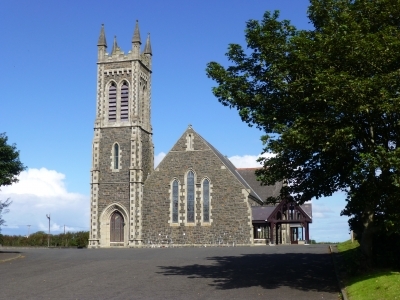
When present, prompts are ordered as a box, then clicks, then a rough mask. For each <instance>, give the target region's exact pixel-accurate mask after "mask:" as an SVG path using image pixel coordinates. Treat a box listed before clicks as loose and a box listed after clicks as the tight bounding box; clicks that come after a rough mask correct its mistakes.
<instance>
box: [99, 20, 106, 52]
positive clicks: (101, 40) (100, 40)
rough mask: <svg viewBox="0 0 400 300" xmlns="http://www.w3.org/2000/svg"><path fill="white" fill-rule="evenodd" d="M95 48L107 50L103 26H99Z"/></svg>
mask: <svg viewBox="0 0 400 300" xmlns="http://www.w3.org/2000/svg"><path fill="white" fill-rule="evenodd" d="M97 46H104V47H106V48H107V42H106V35H105V33H104V24H101V30H100V36H99V41H98V42H97Z"/></svg>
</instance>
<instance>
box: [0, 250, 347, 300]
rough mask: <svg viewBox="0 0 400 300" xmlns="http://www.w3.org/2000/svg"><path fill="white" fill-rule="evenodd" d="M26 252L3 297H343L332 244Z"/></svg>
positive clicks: (0, 285) (5, 279)
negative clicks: (339, 287)
mask: <svg viewBox="0 0 400 300" xmlns="http://www.w3.org/2000/svg"><path fill="white" fill-rule="evenodd" d="M3 251H5V250H3ZM18 251H20V252H21V253H20V254H21V257H20V258H17V259H14V260H9V261H5V262H0V299H296V300H300V299H307V300H310V299H333V300H337V299H339V289H338V284H337V282H336V278H335V273H334V268H333V265H332V260H331V257H330V255H331V254H329V250H328V247H327V246H326V245H308V246H304V245H291V246H275V247H270V246H257V247H230V248H226V247H207V248H156V249H152V248H150V249H20V250H18ZM1 260H2V259H1V253H0V261H1Z"/></svg>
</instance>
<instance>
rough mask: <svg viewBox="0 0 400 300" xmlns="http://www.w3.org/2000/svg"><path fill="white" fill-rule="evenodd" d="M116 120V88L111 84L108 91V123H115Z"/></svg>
mask: <svg viewBox="0 0 400 300" xmlns="http://www.w3.org/2000/svg"><path fill="white" fill-rule="evenodd" d="M116 118H117V87H116V86H115V83H114V82H113V83H111V85H110V87H109V89H108V121H110V122H115V121H116Z"/></svg>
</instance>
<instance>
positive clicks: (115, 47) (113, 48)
mask: <svg viewBox="0 0 400 300" xmlns="http://www.w3.org/2000/svg"><path fill="white" fill-rule="evenodd" d="M119 51H121V49H120V48H119V47H118V44H117V36H116V35H115V36H114V43H113V47H112V50H111V55H113V54H115V53H116V52H119Z"/></svg>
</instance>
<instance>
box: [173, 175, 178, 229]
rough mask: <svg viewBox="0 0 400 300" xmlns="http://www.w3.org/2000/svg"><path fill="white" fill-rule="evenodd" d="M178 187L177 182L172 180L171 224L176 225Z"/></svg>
mask: <svg viewBox="0 0 400 300" xmlns="http://www.w3.org/2000/svg"><path fill="white" fill-rule="evenodd" d="M178 199H179V185H178V181H177V180H174V182H173V184H172V222H173V223H178V216H179V214H178V212H179V200H178Z"/></svg>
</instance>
